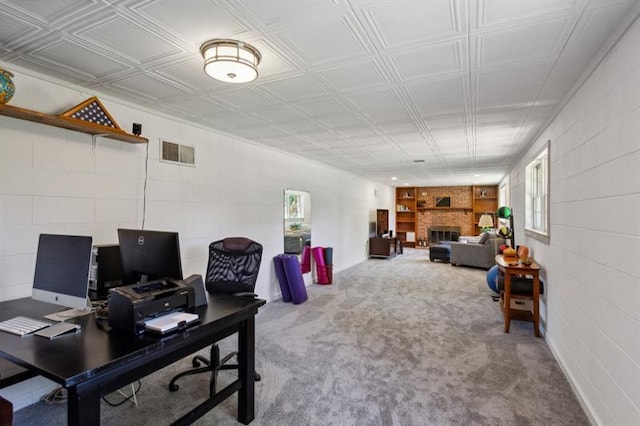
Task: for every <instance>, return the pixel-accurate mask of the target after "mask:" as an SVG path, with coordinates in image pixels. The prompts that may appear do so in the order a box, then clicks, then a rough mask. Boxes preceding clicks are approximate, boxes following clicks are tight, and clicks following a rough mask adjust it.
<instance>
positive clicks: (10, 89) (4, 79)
mask: <svg viewBox="0 0 640 426" xmlns="http://www.w3.org/2000/svg"><path fill="white" fill-rule="evenodd" d="M12 78H13V74H12V73H10V72H9V71H7V70H4V69H2V68H0V104H2V105H4V104H6V103H8V102H9V101H10V100H11V98H13V94H14V93H15V92H16V85H15V84H14V83H13V80H12Z"/></svg>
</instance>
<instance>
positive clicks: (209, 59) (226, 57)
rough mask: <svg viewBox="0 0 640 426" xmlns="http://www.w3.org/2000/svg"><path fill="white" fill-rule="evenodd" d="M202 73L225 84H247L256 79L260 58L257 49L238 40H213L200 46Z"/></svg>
mask: <svg viewBox="0 0 640 426" xmlns="http://www.w3.org/2000/svg"><path fill="white" fill-rule="evenodd" d="M200 53H201V54H202V57H203V58H204V72H205V73H207V75H209V76H210V77H212V78H215V79H216V80H220V81H224V82H226V83H248V82H250V81H253V80H255V79H256V78H258V64H259V63H260V59H261V58H262V56H261V55H260V52H258V49H256V48H255V47H253V46H251V45H250V44H247V43H243V42H241V41H238V40H228V39H215V40H209V41H207V42H205V43H203V44H202V46H201V47H200Z"/></svg>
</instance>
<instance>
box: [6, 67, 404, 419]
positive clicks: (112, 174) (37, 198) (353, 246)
mask: <svg viewBox="0 0 640 426" xmlns="http://www.w3.org/2000/svg"><path fill="white" fill-rule="evenodd" d="M11 70H12V72H14V74H15V75H16V77H15V79H14V81H15V83H16V87H17V90H16V95H15V97H14V98H13V100H12V102H11V104H12V105H14V106H20V107H23V108H28V109H33V110H36V111H41V112H47V113H52V114H58V113H61V112H63V111H66V110H67V109H69V108H71V107H73V106H74V105H77V104H78V103H80V102H82V101H83V100H85V99H87V98H89V97H90V96H93V95H97V96H99V97H100V99H101V101H102V102H103V103H104V104H105V107H106V108H107V109H108V111H109V112H110V113H111V115H112V116H113V117H114V118H115V120H116V121H117V122H118V124H119V125H120V126H121V127H122V128H123V129H131V125H132V123H133V122H137V123H142V125H143V135H144V136H145V137H148V138H149V144H148V145H132V144H127V143H123V142H118V141H112V140H110V139H106V138H98V139H97V141H96V143H95V145H93V144H92V139H91V136H89V135H86V134H83V133H77V132H72V131H68V130H64V129H58V128H55V127H50V126H45V125H41V124H37V123H32V122H27V121H22V120H17V119H13V118H9V117H3V116H0V152H1V153H2V155H0V300H11V299H15V298H19V297H27V296H30V294H31V287H32V281H33V273H34V265H35V253H36V249H37V241H38V235H39V234H40V233H64V234H76V235H91V236H93V238H94V243H95V244H105V243H114V242H117V231H116V230H117V229H118V228H119V227H120V228H127V227H130V228H140V227H141V226H142V224H143V223H142V221H143V219H144V226H145V228H146V229H157V230H171V231H178V232H179V233H180V246H181V254H182V263H183V270H184V274H185V276H187V275H190V274H192V273H199V274H204V273H205V270H206V262H207V258H208V251H207V249H208V245H209V243H210V242H212V241H215V240H217V239H220V238H224V237H227V236H247V237H250V238H252V239H255V240H256V241H259V242H261V243H262V244H263V245H264V253H263V262H262V268H261V271H260V274H259V279H258V283H257V286H256V291H257V293H258V294H259V295H260V296H261V297H263V298H266V299H269V300H272V299H274V298H277V297H279V286H278V284H277V282H276V280H275V273H274V271H273V267H272V262H271V259H272V257H273V256H275V255H276V254H278V253H281V252H282V251H283V244H284V243H283V233H284V231H283V227H284V225H283V207H282V206H283V201H282V200H283V196H284V189H285V188H290V189H299V190H307V191H310V192H311V204H312V226H313V233H312V238H313V245H322V246H332V247H334V271H335V272H339V271H340V270H342V269H345V268H347V267H350V266H352V265H355V264H357V263H360V262H362V261H364V260H365V259H366V242H367V239H368V236H369V234H368V233H369V217H370V214H371V211H375V209H376V208H386V209H390V207H391V206H392V205H393V194H394V192H393V188H391V187H388V186H385V185H381V184H377V183H373V182H369V181H366V180H364V179H361V178H358V177H356V176H355V175H352V174H350V173H347V172H344V171H340V170H337V169H334V168H331V167H328V166H325V165H321V164H319V163H315V162H313V161H308V160H303V159H301V158H298V157H296V156H294V155H289V154H286V153H282V152H278V151H274V150H269V149H265V148H263V147H260V146H258V145H255V144H253V143H251V142H248V141H244V140H240V139H237V138H232V137H230V136H228V135H225V134H222V133H216V132H213V131H210V130H206V129H203V128H201V127H198V126H197V124H189V123H185V122H179V121H176V120H172V119H170V118H167V117H164V116H161V115H158V114H155V113H152V112H149V111H143V110H142V109H140V108H137V107H135V106H132V105H129V104H126V103H122V102H118V101H117V100H115V99H113V98H110V97H108V96H101V95H100V94H99V93H91V94H87V93H85V92H82V91H81V90H79V89H77V88H74V87H70V86H68V85H66V86H65V85H63V84H61V83H60V82H54V81H45V80H43V79H42V78H41V76H38V75H36V74H33V73H29V72H27V71H24V70H17V69H15V67H11ZM160 139H167V140H170V141H173V142H177V143H183V144H188V145H193V146H195V150H196V167H188V166H181V165H174V164H168V163H165V162H161V161H159V153H160V150H159V141H160ZM147 149H148V152H147ZM147 154H148V157H149V160H148V173H147V176H148V181H147V183H146V201H145V198H144V192H145V189H144V188H145V164H147V162H146V156H147ZM305 278H306V280H307V282H310V281H311V280H310V276H309V275H306V276H305ZM34 383H35V384H33V385H31V386H28V385H24V384H23V385H22V386H17V387H16V389H17V390H16V391H15V392H17V394H15V393H14V394H12V392H13V390H12V388H9V389H5V390H3V392H2V395H3V396H5V397H8V398H9V399H10V400H12V401H13V402H14V404H16V408H19V407H20V406H24V405H25V404H26V403H25V401H31V400H34V401H35V400H37V399H38V398H39V396H40V395H42V393H43V391H46V390H48V388H47V386H43V385H42V383H41V381H35V382H34ZM33 395H35V399H33V398H32V396H33Z"/></svg>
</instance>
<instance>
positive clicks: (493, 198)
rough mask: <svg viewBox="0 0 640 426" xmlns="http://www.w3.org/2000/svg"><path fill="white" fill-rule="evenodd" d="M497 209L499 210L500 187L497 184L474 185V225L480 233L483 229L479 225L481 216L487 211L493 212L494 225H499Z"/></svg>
mask: <svg viewBox="0 0 640 426" xmlns="http://www.w3.org/2000/svg"><path fill="white" fill-rule="evenodd" d="M496 210H498V187H497V186H495V185H494V186H492V185H485V186H474V187H473V226H475V229H476V231H477V233H478V234H479V233H480V231H481V229H480V227H478V221H479V220H480V216H482V215H483V214H485V213H487V212H489V213H492V215H493V223H494V226H497V223H496V222H497V219H496V216H495V213H496Z"/></svg>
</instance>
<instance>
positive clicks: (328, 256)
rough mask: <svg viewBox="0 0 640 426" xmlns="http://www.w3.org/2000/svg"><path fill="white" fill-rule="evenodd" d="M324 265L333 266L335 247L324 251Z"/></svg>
mask: <svg viewBox="0 0 640 426" xmlns="http://www.w3.org/2000/svg"><path fill="white" fill-rule="evenodd" d="M324 263H325V265H333V247H327V248H325V249H324Z"/></svg>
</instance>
